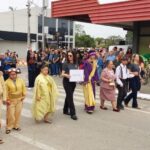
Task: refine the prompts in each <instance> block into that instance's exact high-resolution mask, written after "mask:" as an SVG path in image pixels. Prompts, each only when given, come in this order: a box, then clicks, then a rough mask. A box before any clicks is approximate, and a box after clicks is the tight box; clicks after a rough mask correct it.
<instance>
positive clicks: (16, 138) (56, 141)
mask: <svg viewBox="0 0 150 150" xmlns="http://www.w3.org/2000/svg"><path fill="white" fill-rule="evenodd" d="M22 76H23V78H24V79H27V73H26V71H25V70H23V74H22ZM54 78H55V81H56V82H57V85H58V88H59V93H60V95H59V98H58V101H57V111H56V113H55V115H54V117H53V124H51V125H48V124H44V123H38V124H37V123H35V122H34V120H33V118H32V115H31V107H32V95H33V90H28V93H27V98H26V99H25V101H24V108H23V112H22V120H21V126H22V131H21V132H12V133H11V134H10V135H5V134H4V140H5V144H4V145H0V150H150V101H146V100H140V99H139V106H140V107H141V108H142V109H141V110H135V109H131V108H127V109H125V111H121V112H120V113H115V112H113V111H112V108H111V105H110V103H109V102H107V103H106V104H107V106H108V107H109V110H107V111H102V110H99V87H97V95H96V97H97V98H96V101H97V108H96V111H95V113H94V114H93V115H88V114H86V113H85V112H84V98H83V92H82V87H81V86H77V88H76V91H75V96H74V99H75V105H76V109H77V115H78V117H79V120H78V121H73V120H71V119H70V118H69V117H68V116H65V115H63V114H62V108H63V102H64V98H65V93H64V90H63V87H62V83H61V82H62V81H61V80H62V79H61V78H59V77H54ZM4 120H5V106H4V107H3V124H4V126H3V131H4V127H5V121H4Z"/></svg>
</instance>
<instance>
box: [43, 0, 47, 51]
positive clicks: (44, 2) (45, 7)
mask: <svg viewBox="0 0 150 150" xmlns="http://www.w3.org/2000/svg"><path fill="white" fill-rule="evenodd" d="M46 9H47V6H46V1H45V0H43V9H42V50H45V30H44V29H45V10H46Z"/></svg>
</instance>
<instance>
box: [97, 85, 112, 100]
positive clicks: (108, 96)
mask: <svg viewBox="0 0 150 150" xmlns="http://www.w3.org/2000/svg"><path fill="white" fill-rule="evenodd" d="M100 98H101V100H108V101H115V88H114V89H105V88H103V87H101V88H100Z"/></svg>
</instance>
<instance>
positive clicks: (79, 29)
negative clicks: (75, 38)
mask: <svg viewBox="0 0 150 150" xmlns="http://www.w3.org/2000/svg"><path fill="white" fill-rule="evenodd" d="M75 34H78V35H84V34H86V32H85V30H84V26H83V25H81V24H75Z"/></svg>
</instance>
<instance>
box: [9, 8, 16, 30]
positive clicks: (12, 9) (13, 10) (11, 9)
mask: <svg viewBox="0 0 150 150" xmlns="http://www.w3.org/2000/svg"><path fill="white" fill-rule="evenodd" d="M9 9H10V11H12V16H13V32H14V31H15V14H14V12H15V10H16V8H13V7H12V6H10V7H9Z"/></svg>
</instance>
